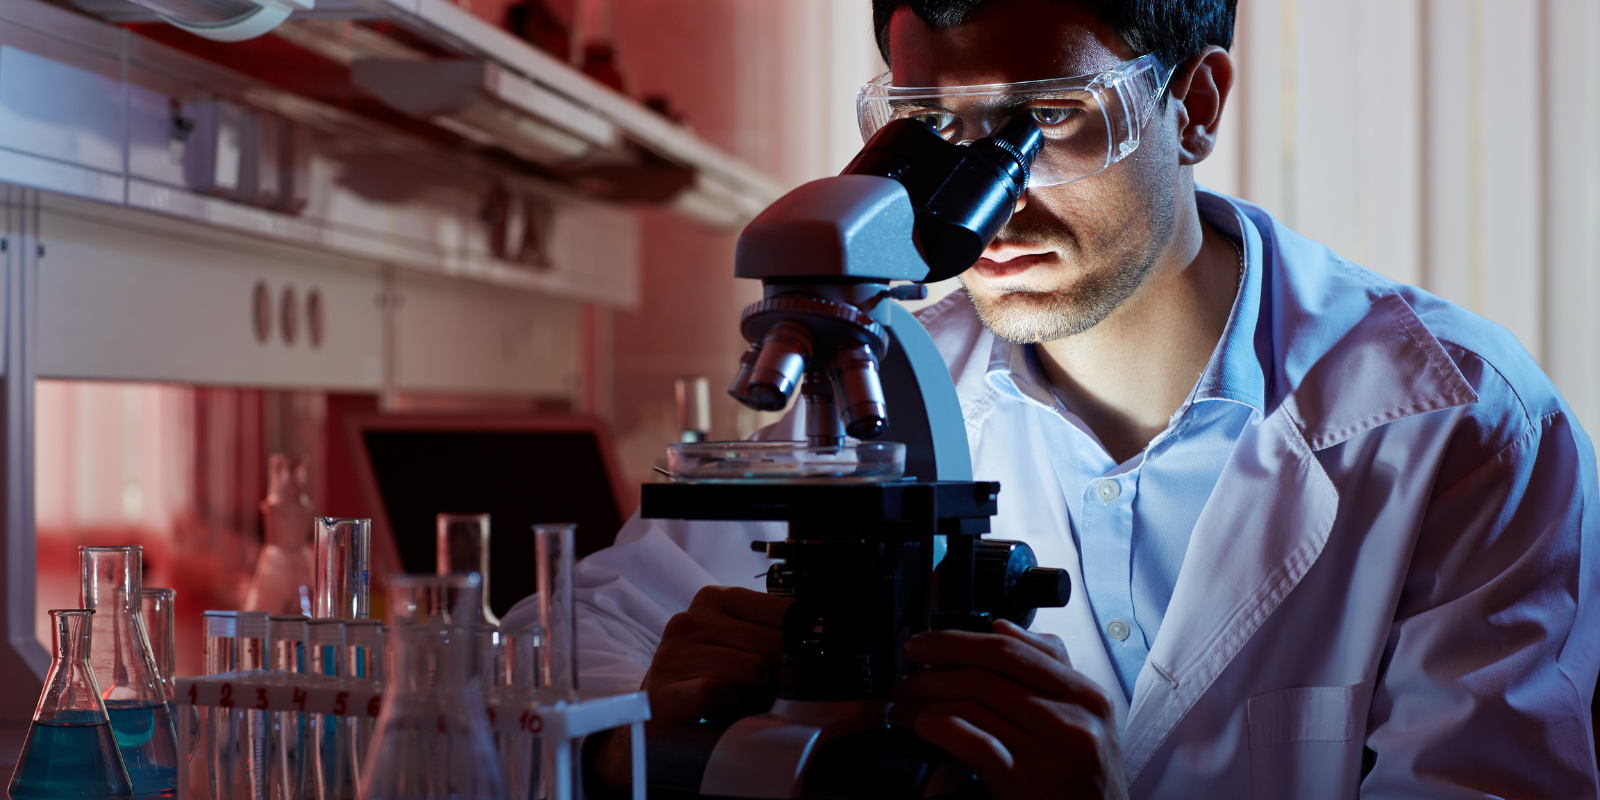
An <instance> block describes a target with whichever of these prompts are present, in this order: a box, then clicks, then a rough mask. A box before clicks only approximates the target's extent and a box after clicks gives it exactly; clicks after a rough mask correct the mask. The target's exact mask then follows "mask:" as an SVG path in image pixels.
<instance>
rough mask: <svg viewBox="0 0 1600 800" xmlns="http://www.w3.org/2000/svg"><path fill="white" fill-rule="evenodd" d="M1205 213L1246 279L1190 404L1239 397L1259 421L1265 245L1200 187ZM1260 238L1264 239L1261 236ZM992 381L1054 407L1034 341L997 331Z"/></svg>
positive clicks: (1262, 388) (992, 353) (1018, 395)
mask: <svg viewBox="0 0 1600 800" xmlns="http://www.w3.org/2000/svg"><path fill="white" fill-rule="evenodd" d="M1195 200H1196V204H1197V206H1198V208H1199V212H1200V218H1201V219H1202V220H1203V221H1205V222H1206V224H1208V225H1210V226H1211V227H1212V228H1213V229H1215V230H1216V231H1217V232H1218V233H1221V234H1222V235H1223V236H1226V237H1228V238H1229V239H1230V240H1232V241H1233V243H1234V244H1236V245H1238V246H1239V249H1240V253H1241V254H1242V255H1243V261H1244V279H1243V281H1242V282H1241V283H1240V285H1239V291H1238V293H1237V294H1236V295H1235V297H1234V299H1233V308H1232V309H1231V310H1230V311H1229V312H1228V323H1227V325H1226V326H1225V327H1224V328H1223V329H1222V338H1221V340H1219V341H1218V342H1217V347H1216V349H1215V350H1213V351H1212V352H1211V358H1210V360H1209V361H1207V362H1206V368H1205V371H1204V372H1202V373H1201V375H1200V381H1199V382H1198V383H1197V384H1196V385H1195V388H1194V391H1193V393H1191V395H1190V399H1189V402H1188V403H1185V404H1184V405H1185V407H1187V406H1188V405H1190V404H1192V403H1198V402H1202V401H1207V400H1226V401H1229V402H1234V403H1239V404H1241V405H1244V406H1246V407H1248V408H1249V409H1250V410H1251V411H1252V412H1254V417H1255V419H1256V420H1257V421H1259V420H1260V419H1261V418H1262V417H1263V416H1264V415H1265V411H1264V409H1265V407H1266V377H1265V376H1266V372H1265V369H1266V368H1265V367H1264V365H1263V364H1262V363H1261V359H1260V357H1259V356H1258V355H1257V351H1256V343H1255V338H1256V337H1255V331H1256V323H1257V321H1258V320H1259V319H1260V316H1261V275H1262V270H1263V268H1264V267H1263V260H1262V254H1261V248H1260V247H1259V246H1252V244H1251V237H1250V236H1248V235H1246V230H1247V226H1249V225H1250V223H1249V221H1247V220H1246V219H1245V218H1244V215H1243V214H1242V213H1241V212H1240V211H1239V209H1238V208H1236V207H1235V206H1234V205H1233V204H1232V203H1230V202H1228V200H1227V198H1225V197H1222V196H1221V195H1215V194H1211V193H1210V192H1204V191H1197V192H1195ZM1257 242H1259V239H1258V240H1257ZM986 377H987V379H988V383H989V385H990V386H992V387H994V388H995V389H996V390H997V391H999V392H1001V393H1003V394H1006V395H1009V396H1011V397H1013V398H1015V399H1018V400H1024V401H1031V402H1035V403H1038V404H1039V405H1042V406H1044V407H1045V408H1054V407H1055V405H1056V400H1055V395H1054V394H1053V393H1052V392H1051V390H1050V384H1049V382H1048V381H1046V380H1045V377H1044V370H1043V369H1042V368H1041V366H1040V364H1039V358H1038V355H1037V354H1036V353H1035V351H1034V346H1033V345H1020V344H1015V343H1013V342H1008V341H1006V340H1004V339H1001V338H999V337H995V339H994V346H993V348H992V349H991V350H990V354H989V370H988V374H987V376H986Z"/></svg>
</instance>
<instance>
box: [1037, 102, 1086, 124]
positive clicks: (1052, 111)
mask: <svg viewBox="0 0 1600 800" xmlns="http://www.w3.org/2000/svg"><path fill="white" fill-rule="evenodd" d="M1028 112H1029V113H1030V114H1032V115H1033V121H1034V122H1037V123H1039V124H1040V125H1041V126H1043V127H1047V128H1048V127H1052V126H1055V125H1060V124H1062V123H1065V122H1067V121H1068V120H1070V119H1072V118H1073V117H1076V116H1077V115H1078V114H1080V113H1082V112H1083V109H1079V108H1069V107H1066V106H1034V107H1032V108H1030V109H1028Z"/></svg>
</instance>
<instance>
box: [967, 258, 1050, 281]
mask: <svg viewBox="0 0 1600 800" xmlns="http://www.w3.org/2000/svg"><path fill="white" fill-rule="evenodd" d="M1053 258H1055V254H1054V253H1030V254H1026V255H1019V256H1013V257H1011V258H1009V259H1006V260H1005V261H995V260H993V259H989V258H980V259H978V263H976V264H974V265H973V267H972V268H973V269H975V270H977V271H978V274H979V275H982V276H983V277H985V278H1009V277H1011V276H1013V275H1021V274H1022V273H1024V272H1027V271H1028V270H1030V269H1032V268H1034V267H1036V266H1038V265H1040V264H1043V263H1045V262H1047V261H1050V260H1052V259H1053Z"/></svg>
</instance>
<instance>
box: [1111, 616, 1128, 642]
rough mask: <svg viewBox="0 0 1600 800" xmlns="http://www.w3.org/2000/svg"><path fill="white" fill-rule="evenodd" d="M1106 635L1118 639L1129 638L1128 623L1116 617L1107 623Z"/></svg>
mask: <svg viewBox="0 0 1600 800" xmlns="http://www.w3.org/2000/svg"><path fill="white" fill-rule="evenodd" d="M1106 635H1107V636H1110V637H1111V638H1113V639H1116V640H1117V641H1119V642H1120V641H1122V640H1123V639H1126V638H1128V623H1126V622H1123V621H1122V620H1120V619H1114V620H1111V621H1110V622H1107V623H1106Z"/></svg>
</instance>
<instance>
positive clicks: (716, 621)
mask: <svg viewBox="0 0 1600 800" xmlns="http://www.w3.org/2000/svg"><path fill="white" fill-rule="evenodd" d="M791 602H793V600H791V599H790V598H787V597H780V596H777V595H770V594H764V593H762V592H752V591H750V590H749V589H738V588H733V587H728V586H707V587H705V588H704V589H701V590H700V591H699V593H698V594H696V595H695V596H694V600H693V601H691V602H690V603H689V610H687V611H684V612H682V613H680V614H675V615H673V617H672V619H671V620H669V621H668V622H667V628H666V630H665V631H663V632H662V634H661V644H659V645H657V646H656V653H655V656H654V657H652V658H651V659H650V671H649V672H647V673H645V676H644V684H643V685H642V686H640V687H639V688H641V689H643V690H645V691H646V692H647V693H649V695H650V722H648V723H646V726H645V727H646V731H647V733H653V732H654V731H657V730H660V729H662V728H670V727H673V726H675V725H691V724H694V723H696V722H698V721H700V720H702V719H737V718H739V717H744V716H748V715H750V714H758V713H761V712H763V711H766V710H767V709H769V708H771V706H772V701H773V699H774V697H775V696H776V691H777V679H778V663H779V661H780V660H781V659H782V657H783V613H784V611H786V610H787V609H788V608H789V604H790V603H791ZM610 733H611V732H608V733H607V734H602V735H604V736H605V737H606V738H605V741H603V742H601V743H600V744H599V747H600V750H599V752H598V753H597V754H596V758H595V769H596V771H597V772H598V773H599V776H600V778H601V780H602V781H603V782H604V783H606V784H607V785H608V786H609V787H611V788H613V789H625V788H627V787H628V785H629V783H630V780H631V775H632V772H631V766H630V762H629V760H628V756H629V745H628V737H627V736H616V735H609V734H610Z"/></svg>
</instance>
